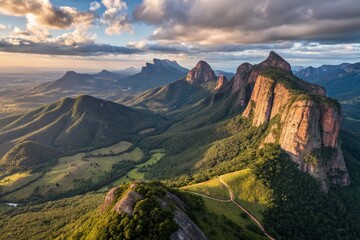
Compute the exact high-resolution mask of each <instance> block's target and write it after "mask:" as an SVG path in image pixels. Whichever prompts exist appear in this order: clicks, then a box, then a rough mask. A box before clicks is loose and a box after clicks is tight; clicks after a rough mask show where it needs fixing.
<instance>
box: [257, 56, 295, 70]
mask: <svg viewBox="0 0 360 240" xmlns="http://www.w3.org/2000/svg"><path fill="white" fill-rule="evenodd" d="M260 65H261V66H263V67H277V68H281V69H283V70H286V71H291V66H290V64H289V63H288V62H286V61H285V60H284V59H283V58H282V57H280V56H279V55H278V54H277V53H275V52H273V51H271V52H270V54H269V56H268V58H267V59H266V60H265V61H263V62H262V63H260Z"/></svg>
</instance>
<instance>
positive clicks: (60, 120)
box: [0, 95, 163, 167]
mask: <svg viewBox="0 0 360 240" xmlns="http://www.w3.org/2000/svg"><path fill="white" fill-rule="evenodd" d="M162 123H163V120H162V119H161V118H160V117H158V116H157V115H155V114H152V113H149V112H146V111H143V110H136V109H131V108H128V107H125V106H123V105H120V104H117V103H113V102H110V101H105V100H101V99H97V98H94V97H90V96H86V95H84V96H80V97H77V98H75V99H73V98H64V99H62V100H60V101H58V102H56V103H53V104H50V105H47V106H44V107H41V108H38V109H36V110H34V111H31V112H29V113H26V114H23V115H19V116H17V117H12V118H11V121H9V120H8V119H7V118H5V119H0V147H1V150H0V157H2V156H4V155H5V157H4V158H3V160H2V161H1V163H2V166H3V167H4V166H8V164H7V162H8V161H7V159H18V157H16V155H15V157H12V156H14V154H13V153H12V154H10V153H9V152H14V149H13V150H11V149H12V148H13V147H15V149H16V151H15V153H17V152H19V151H23V152H24V154H25V155H27V153H31V154H34V153H35V152H39V151H38V150H36V151H33V152H31V151H26V150H22V147H26V148H28V147H31V148H32V149H49V148H56V150H57V151H58V152H60V153H66V152H71V151H77V150H79V149H84V148H85V149H91V148H96V147H99V146H100V147H101V146H107V145H110V144H112V143H115V142H118V141H119V140H121V139H124V138H125V137H126V136H130V135H136V134H137V133H138V132H139V131H141V130H144V129H148V128H158V127H159V126H160V125H161V124H162ZM27 141H31V144H30V143H27V144H24V142H27ZM7 152H8V153H7ZM45 152H46V151H45ZM9 154H10V155H9ZM31 154H30V155H27V157H30V158H31V156H33V155H31ZM24 157H25V158H26V156H24ZM39 158H40V157H39ZM41 159H43V158H42V157H41ZM26 161H40V160H36V159H34V160H26ZM16 162H22V160H16ZM13 164H15V165H16V166H17V165H18V164H16V163H15V162H14V163H13ZM13 164H11V165H13Z"/></svg>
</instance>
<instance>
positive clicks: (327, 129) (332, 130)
mask: <svg viewBox="0 0 360 240" xmlns="http://www.w3.org/2000/svg"><path fill="white" fill-rule="evenodd" d="M340 122H341V114H340V112H339V109H337V108H334V107H332V106H329V105H322V106H321V128H322V141H323V144H324V146H325V147H336V145H337V139H338V136H339V130H340Z"/></svg>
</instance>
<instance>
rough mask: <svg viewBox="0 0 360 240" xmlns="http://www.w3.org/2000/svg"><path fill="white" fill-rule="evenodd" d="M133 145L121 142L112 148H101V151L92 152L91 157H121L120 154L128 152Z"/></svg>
mask: <svg viewBox="0 0 360 240" xmlns="http://www.w3.org/2000/svg"><path fill="white" fill-rule="evenodd" d="M132 145H133V144H132V143H131V142H126V141H121V142H119V143H116V144H114V145H112V146H110V147H106V148H100V149H97V150H94V151H91V152H90V155H95V156H97V155H101V156H106V155H119V154H121V153H123V152H125V151H127V150H128V149H129V148H130V147H132Z"/></svg>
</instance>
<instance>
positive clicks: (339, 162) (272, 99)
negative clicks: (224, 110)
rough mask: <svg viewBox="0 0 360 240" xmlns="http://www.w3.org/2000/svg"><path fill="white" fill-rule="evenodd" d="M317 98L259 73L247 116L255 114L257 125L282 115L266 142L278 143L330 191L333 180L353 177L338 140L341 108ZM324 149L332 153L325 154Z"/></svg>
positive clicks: (272, 127)
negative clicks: (292, 89)
mask: <svg viewBox="0 0 360 240" xmlns="http://www.w3.org/2000/svg"><path fill="white" fill-rule="evenodd" d="M306 84H307V83H306ZM295 85H296V84H295ZM296 86H297V85H296ZM306 87H307V88H310V87H311V86H306ZM316 88H317V86H315V87H314V88H313V89H316ZM316 99H317V98H312V97H310V95H309V96H307V97H306V95H305V94H297V93H293V92H291V91H290V89H289V88H288V87H287V86H286V85H284V84H283V83H282V82H276V79H271V78H269V77H264V76H259V77H258V78H257V80H256V84H255V86H254V90H253V92H252V95H251V100H250V102H249V104H248V105H247V107H246V109H245V111H244V112H243V116H244V117H246V118H252V124H253V125H254V126H260V125H262V124H265V123H268V122H269V121H270V120H271V119H273V118H274V117H276V116H278V118H279V119H278V121H277V122H276V123H275V124H273V125H272V126H271V129H270V133H269V134H268V135H267V136H266V137H265V139H264V144H265V143H278V144H279V145H280V147H281V148H282V149H283V150H284V151H285V152H287V153H288V154H289V155H290V157H291V159H292V160H293V161H294V162H296V163H297V164H298V166H299V168H300V169H301V170H302V171H304V172H308V173H309V174H310V175H312V176H313V177H315V178H316V179H318V180H319V181H320V182H321V184H322V188H323V189H324V190H325V191H326V190H327V188H328V182H329V180H331V181H332V182H333V183H336V184H341V185H348V184H349V182H350V181H349V176H348V173H347V169H346V165H345V161H344V157H343V154H342V151H341V147H340V145H339V142H338V135H339V130H340V121H341V112H340V109H339V107H338V106H337V105H336V104H335V103H332V102H331V101H329V100H326V99H318V100H316ZM276 129H278V131H276ZM324 147H327V148H330V149H325V148H324ZM324 151H328V154H323V153H322V152H324ZM314 156H315V161H314ZM325 158H327V159H325Z"/></svg>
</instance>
